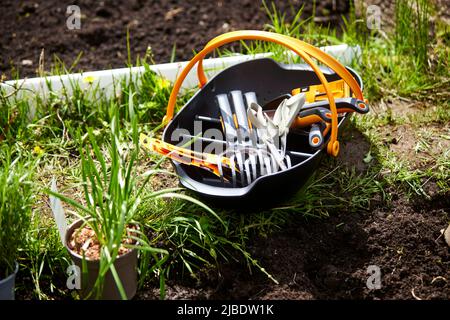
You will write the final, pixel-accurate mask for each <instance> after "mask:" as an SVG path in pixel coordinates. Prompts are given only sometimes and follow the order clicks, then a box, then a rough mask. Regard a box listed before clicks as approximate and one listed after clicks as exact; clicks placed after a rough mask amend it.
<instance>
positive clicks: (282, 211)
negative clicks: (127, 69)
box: [0, 0, 450, 299]
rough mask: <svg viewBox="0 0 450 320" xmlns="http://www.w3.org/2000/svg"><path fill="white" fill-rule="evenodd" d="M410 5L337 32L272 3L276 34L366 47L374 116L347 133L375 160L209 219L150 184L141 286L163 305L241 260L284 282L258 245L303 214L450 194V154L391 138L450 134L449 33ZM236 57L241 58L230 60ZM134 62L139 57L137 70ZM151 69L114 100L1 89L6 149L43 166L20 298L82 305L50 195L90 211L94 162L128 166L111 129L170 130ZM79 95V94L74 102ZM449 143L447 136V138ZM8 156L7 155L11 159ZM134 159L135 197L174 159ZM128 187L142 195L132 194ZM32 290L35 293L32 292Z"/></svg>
mask: <svg viewBox="0 0 450 320" xmlns="http://www.w3.org/2000/svg"><path fill="white" fill-rule="evenodd" d="M407 4H408V2H407V1H404V0H403V1H400V0H399V1H398V2H397V14H396V27H395V29H394V30H393V31H392V32H384V31H383V30H382V31H383V32H381V31H370V30H367V29H366V27H365V22H364V20H362V19H357V18H356V16H355V15H354V12H351V13H350V15H348V16H347V17H346V18H345V19H344V23H343V26H342V28H340V29H336V28H332V27H328V26H326V25H319V24H317V23H316V22H315V21H314V16H313V17H305V16H304V14H303V12H302V10H300V11H298V12H292V13H291V14H290V15H289V16H290V17H291V18H288V15H287V14H284V13H280V12H279V11H278V10H277V8H276V7H275V6H273V5H272V4H271V3H265V7H264V8H265V10H266V11H267V13H268V15H269V17H270V19H271V22H270V24H268V25H267V26H265V29H266V30H269V31H274V32H279V33H283V34H288V35H291V36H293V37H297V38H299V39H303V40H305V41H308V42H311V43H313V44H315V45H330V44H339V43H344V42H345V43H350V44H358V45H360V46H361V48H362V52H363V54H362V56H361V62H360V63H355V64H354V65H353V67H355V68H356V69H357V71H358V72H359V73H360V74H361V75H362V78H363V81H364V84H365V95H366V96H367V97H368V98H369V101H370V102H371V103H372V112H371V113H370V114H368V115H365V116H354V117H352V119H351V121H350V124H349V126H348V127H347V128H346V129H345V131H346V132H350V133H351V132H359V133H360V135H358V138H357V139H358V141H365V143H366V144H367V146H368V149H367V150H364V152H363V153H362V154H359V155H357V157H359V158H360V159H359V161H360V162H363V163H365V169H364V170H363V171H357V170H356V169H354V168H352V167H351V166H349V165H348V159H331V158H326V159H324V161H323V162H322V165H321V167H320V169H319V170H318V171H317V172H315V173H314V175H313V177H312V178H311V180H310V181H309V182H308V184H307V185H306V187H305V188H304V189H303V190H302V191H301V192H299V193H298V194H296V195H295V196H294V197H293V198H291V199H289V200H288V201H286V202H285V203H282V204H280V205H279V206H277V207H276V208H273V209H270V210H264V211H256V212H250V213H245V214H242V213H238V212H234V211H232V210H223V209H218V208H216V209H215V210H214V211H209V210H208V209H207V208H206V207H204V206H202V205H201V204H199V203H191V202H189V201H187V200H190V199H188V198H187V196H189V195H191V194H190V193H185V192H184V191H181V193H179V194H178V195H176V194H173V193H169V194H168V197H167V198H162V197H158V198H157V199H155V197H152V196H151V195H152V194H154V193H155V192H158V191H159V190H160V189H161V188H162V187H161V186H160V185H157V184H153V183H152V180H150V181H149V183H148V184H147V187H146V188H145V189H143V191H142V195H141V196H142V199H141V202H140V204H139V206H137V208H136V212H135V214H134V221H136V222H138V223H139V224H140V225H141V226H142V231H143V233H144V235H145V236H146V238H147V239H146V240H145V241H146V242H147V244H148V246H149V247H151V248H157V249H158V251H157V252H156V251H155V252H150V251H143V252H142V254H141V259H140V285H141V287H143V286H148V285H150V286H159V287H160V293H161V297H162V298H163V297H164V295H165V285H166V281H168V280H174V281H178V280H180V279H181V278H184V277H188V278H192V279H194V280H198V279H199V278H200V276H199V273H200V272H202V270H204V269H205V268H206V269H216V268H218V267H219V266H220V264H223V263H226V262H231V261H240V262H242V263H244V264H246V265H247V266H248V267H249V269H250V270H253V269H255V270H257V272H262V273H264V274H266V275H267V277H268V279H270V280H271V281H274V282H276V281H277V280H276V279H275V278H274V277H273V276H272V275H271V274H270V270H265V269H264V265H263V264H262V263H261V262H259V261H258V260H257V259H255V258H254V257H253V256H252V255H251V254H250V253H249V250H248V244H249V242H250V241H253V239H255V237H270V235H271V234H273V233H274V232H277V231H281V230H283V228H284V227H285V226H286V225H287V224H289V223H290V222H291V221H293V220H298V219H300V218H301V219H304V221H305V223H307V221H308V219H323V220H325V219H327V218H328V217H329V216H331V215H337V214H361V212H369V211H370V210H371V209H372V206H373V205H374V204H373V199H374V198H375V197H377V199H381V200H377V202H378V203H379V202H380V201H381V203H382V205H383V206H389V205H390V200H391V199H390V197H391V196H390V191H387V190H392V189H394V190H396V192H399V193H400V192H402V193H405V194H406V195H407V196H409V197H415V198H417V199H427V198H428V197H429V195H428V194H426V191H425V189H424V184H425V183H428V182H429V181H433V182H434V183H436V185H437V186H438V188H439V190H440V191H439V192H441V193H443V194H446V193H448V192H449V182H448V181H449V180H450V179H449V176H450V172H449V169H450V162H449V158H450V157H449V154H448V152H446V151H445V150H443V152H442V153H441V154H439V155H437V156H433V157H432V158H431V160H432V161H434V164H433V165H431V166H427V167H425V168H412V167H411V166H410V164H409V163H408V162H407V161H405V160H404V159H403V158H401V157H399V155H398V154H396V153H395V152H392V151H390V149H389V146H388V145H387V144H386V141H385V140H386V139H385V136H384V134H385V133H384V131H383V129H384V128H385V127H387V128H395V127H397V126H399V125H407V126H412V127H414V128H418V127H425V128H427V127H431V126H432V125H436V126H443V125H445V124H446V123H448V122H449V121H450V105H449V103H448V101H449V94H448V90H447V88H448V82H449V73H448V72H449V71H448V70H449V65H448V62H449V61H450V59H449V49H448V26H446V25H442V24H441V22H439V21H437V22H436V23H435V26H436V30H435V32H434V36H431V33H426V32H425V31H426V30H427V26H428V25H429V17H430V16H431V15H432V14H433V8H432V7H430V6H428V5H427V4H426V3H425V1H423V0H418V1H417V7H418V8H419V12H413V11H411V10H412V9H411V6H408V5H407ZM417 19H418V20H417ZM416 20H417V21H419V25H420V26H419V27H418V32H415V29H414V28H411V24H412V23H415V21H416ZM206 40H207V39H205V41H206ZM416 43H418V45H415V44H416ZM240 51H241V52H243V53H259V52H267V51H271V52H273V53H274V58H275V59H276V60H279V61H288V60H291V59H292V58H291V57H290V56H288V55H286V53H285V51H284V50H282V48H281V47H279V46H277V45H273V44H270V43H261V42H242V43H241V47H240ZM229 53H231V52H230V50H222V51H221V52H219V54H229ZM131 61H132V59H131V57H129V60H128V62H129V65H130V66H131ZM151 61H152V57H151V52H147V53H146V55H145V57H143V58H142V59H139V58H138V59H136V63H135V64H136V65H142V66H144V68H145V72H144V73H143V74H142V75H141V76H139V77H137V78H135V79H131V80H129V81H118V82H117V83H116V84H115V88H114V94H113V95H112V97H110V98H107V97H105V96H104V95H103V94H102V92H101V90H99V88H97V87H96V86H95V85H94V84H91V85H90V86H88V88H87V89H82V88H80V87H79V85H77V84H75V83H72V84H70V87H69V88H66V90H65V92H66V93H65V94H63V95H57V94H55V93H53V92H52V91H50V95H49V97H48V99H47V100H45V101H44V100H42V99H40V98H38V97H34V96H29V97H28V98H24V97H21V96H19V95H17V94H12V95H11V96H9V97H6V93H5V92H0V128H1V129H0V130H1V131H0V138H1V140H2V142H0V143H1V146H2V148H4V147H5V148H6V147H7V148H12V149H14V150H16V151H15V153H14V154H13V157H15V156H16V155H17V154H20V155H21V156H22V157H25V158H27V157H33V158H39V163H38V165H37V167H36V170H34V173H35V174H34V175H33V182H34V186H33V190H35V198H36V202H35V204H34V206H33V215H32V217H31V222H30V223H31V226H30V231H28V233H27V237H26V241H25V242H24V244H23V245H21V247H20V248H19V260H20V265H21V274H22V276H21V277H20V279H18V292H19V293H21V294H23V295H26V296H30V297H32V298H37V299H53V298H56V297H58V298H59V297H62V298H65V297H69V296H72V295H73V296H74V297H75V298H77V295H76V294H73V292H71V291H69V290H67V289H65V280H66V274H65V270H66V268H67V266H68V265H69V264H70V258H69V256H68V254H67V252H66V250H65V248H64V247H63V246H62V244H61V242H60V240H59V235H58V231H57V228H56V226H55V225H54V223H53V220H52V218H51V213H50V210H49V207H48V204H47V201H48V196H47V195H46V194H45V192H44V190H45V189H46V188H48V187H49V186H50V182H51V180H52V178H53V177H55V178H56V179H57V181H58V187H59V190H60V191H61V193H63V194H64V195H65V196H70V198H71V199H74V200H76V201H79V202H81V203H82V204H83V205H86V203H88V201H87V199H85V197H84V196H85V195H86V194H91V192H92V191H91V190H90V189H89V188H88V190H86V189H84V188H85V186H86V182H89V181H86V178H87V177H88V176H90V174H88V172H87V171H86V168H87V167H86V161H87V162H89V163H90V165H89V166H88V167H89V168H91V169H89V170H90V171H89V172H90V173H92V172H93V173H94V176H96V174H95V172H97V173H98V174H99V176H100V177H104V176H105V175H104V173H105V172H104V169H102V165H101V163H102V162H104V163H105V166H106V167H108V168H110V166H112V167H111V168H116V169H117V164H118V163H119V162H120V161H119V162H116V164H115V167H114V161H115V160H114V159H113V157H111V154H110V151H111V147H112V146H113V144H114V143H115V142H114V143H112V140H111V132H116V134H117V135H120V136H121V138H120V144H119V145H120V146H122V145H126V146H129V147H130V148H131V149H130V151H132V150H135V151H139V148H138V147H136V146H134V147H133V141H134V140H135V135H136V131H135V130H136V124H133V115H136V117H137V119H139V124H138V126H137V127H138V130H139V131H140V132H145V133H148V132H150V131H152V132H153V133H155V134H156V135H157V134H159V133H160V132H161V127H160V122H161V120H162V117H163V115H164V113H165V106H166V104H167V101H168V98H169V95H170V92H171V84H170V83H168V82H166V81H164V80H163V79H161V78H160V77H158V76H157V75H155V74H154V73H153V72H151V70H150V66H149V62H150V63H151ZM293 62H300V60H299V59H297V58H295V59H294V61H293ZM74 68H75V66H70V67H68V68H66V67H65V66H64V64H63V63H61V61H59V60H58V59H57V58H55V64H54V66H53V69H52V71H51V72H49V73H45V72H44V73H45V74H55V73H56V74H64V73H66V72H69V71H71V70H74ZM69 91H72V92H73V93H72V94H68V92H69ZM192 93H193V92H187V93H186V94H184V95H183V96H182V97H180V99H179V102H178V107H179V106H181V105H183V104H184V102H185V101H186V100H187V99H188V98H189V97H190V96H191V95H192ZM395 99H401V101H407V102H405V103H406V104H410V103H416V102H420V103H421V104H422V105H423V106H424V107H423V110H422V111H421V112H413V113H411V114H406V115H404V114H398V113H396V112H395V111H394V110H390V111H389V109H388V111H386V112H384V113H382V112H379V111H378V107H379V105H381V104H382V102H383V103H386V101H388V100H395ZM31 108H33V109H35V112H34V114H32V115H30V113H29V110H30V109H31ZM112 110H114V112H112ZM113 120H114V121H113ZM112 123H113V124H114V125H112ZM115 130H116V131H115ZM117 130H118V131H117ZM442 135H444V136H445V133H442ZM133 137H134V140H133ZM431 138H432V137H430V136H429V135H426V134H425V135H424V136H422V137H421V138H420V139H418V140H417V144H416V147H415V149H416V150H415V151H412V152H418V153H423V150H426V149H427V145H429V144H430V143H431V142H430V139H431ZM351 139H353V137H352V136H345V137H344V138H342V141H351ZM355 139H356V138H355ZM439 139H445V137H440V138H439ZM86 145H91V146H93V149H92V150H91V151H92V152H87V151H86V152H85V151H83V150H84V149H85V148H86ZM95 146H97V147H95ZM117 147H118V145H116V148H117ZM86 150H90V149H86ZM115 150H117V149H115ZM113 154H114V152H113ZM1 158H2V160H4V159H6V157H5V155H4V154H3V153H2V154H1ZM101 159H103V161H102V160H101ZM116 160H118V159H116ZM129 160H130V159H129V158H127V159H126V161H125V162H124V163H125V164H129V162H128V161H129ZM133 162H134V166H135V169H136V171H135V172H134V175H135V178H136V181H135V186H136V187H135V188H133V189H137V188H139V186H142V185H143V184H144V183H145V180H146V177H145V175H142V174H143V173H145V172H146V171H148V170H149V169H151V168H153V169H154V170H160V169H161V168H165V165H166V164H167V160H164V159H161V158H160V157H158V156H155V155H148V154H145V153H144V152H143V151H139V153H137V154H136V155H135V159H134V160H133ZM120 163H121V162H120ZM161 170H162V171H164V170H163V169H161ZM106 171H107V172H106V177H107V178H106V180H107V181H109V180H108V179H109V178H108V177H110V174H111V172H116V173H117V171H114V170H112V169H111V171H110V170H106ZM153 173H155V174H156V172H153ZM158 173H159V171H158ZM171 175H172V173H171V172H169V173H167V176H166V178H164V179H167V180H164V181H166V183H167V184H168V187H169V188H175V187H176V180H177V178H176V177H172V176H171ZM83 177H84V178H85V179H83ZM156 179H159V178H156ZM161 179H162V178H161ZM97 180H98V179H97ZM100 180H102V181H103V180H104V179H100ZM100 180H99V181H95V183H94V185H97V186H99V189H98V190H97V191H96V195H97V196H98V197H99V198H98V201H97V204H100V203H101V202H102V201H101V195H103V194H104V193H107V192H106V191H105V189H108V184H103V182H102V181H100ZM159 181H160V182H161V181H162V180H159ZM100 182H101V183H100ZM89 183H90V184H91V183H92V181H91V182H89ZM163 187H164V186H163ZM128 191H130V192H131V189H129V190H128ZM173 191H177V192H180V191H179V190H173ZM161 195H162V194H161ZM131 198H133V197H131ZM131 198H129V199H131ZM133 199H134V198H133ZM377 205H380V204H377ZM91 209H92V208H91ZM66 210H67V212H68V213H70V217H73V216H74V215H73V212H72V211H74V209H73V208H66ZM91 211H92V210H91ZM78 213H79V212H78ZM105 226H106V225H105ZM30 291H32V292H33V293H32V294H31V295H30Z"/></svg>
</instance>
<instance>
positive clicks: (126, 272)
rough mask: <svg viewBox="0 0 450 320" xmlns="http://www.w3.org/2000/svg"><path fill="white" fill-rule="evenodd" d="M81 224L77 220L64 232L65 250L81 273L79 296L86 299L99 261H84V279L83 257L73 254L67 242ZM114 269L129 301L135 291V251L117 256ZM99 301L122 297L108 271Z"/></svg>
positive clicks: (95, 275) (93, 281)
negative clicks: (85, 269)
mask: <svg viewBox="0 0 450 320" xmlns="http://www.w3.org/2000/svg"><path fill="white" fill-rule="evenodd" d="M82 224H83V221H82V220H77V221H75V222H74V223H72V224H71V225H70V226H69V228H68V229H67V232H66V239H65V241H66V248H67V250H68V251H69V253H70V255H71V257H72V261H73V263H74V264H75V265H76V266H77V267H79V270H80V272H81V281H80V284H81V296H82V297H83V298H86V297H88V295H89V293H90V292H91V291H92V288H93V287H94V284H95V281H96V280H97V276H98V272H99V268H100V261H99V260H88V259H86V266H87V275H86V277H87V278H86V279H85V278H84V276H85V274H83V271H84V270H83V257H82V256H81V255H79V254H77V253H75V252H73V251H72V250H71V249H70V248H69V246H68V242H69V239H70V237H71V236H72V234H73V232H74V231H75V230H76V229H78V228H79V227H80V226H81V225H82ZM114 267H115V269H116V271H117V274H118V275H119V278H120V281H121V282H122V286H123V288H124V290H125V293H126V296H127V299H131V298H133V297H134V295H135V294H136V290H137V250H136V249H133V250H131V251H130V252H128V253H126V254H124V255H121V256H119V257H118V258H117V259H116V261H114ZM89 298H91V299H94V298H95V296H94V295H92V296H91V297H89ZM100 299H102V300H120V299H122V297H121V296H120V292H119V289H118V288H117V285H116V282H115V280H114V277H113V275H112V273H111V270H109V271H108V272H107V274H106V276H105V282H104V285H103V292H102V294H101V297H100Z"/></svg>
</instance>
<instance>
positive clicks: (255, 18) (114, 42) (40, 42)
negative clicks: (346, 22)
mask: <svg viewBox="0 0 450 320" xmlns="http://www.w3.org/2000/svg"><path fill="white" fill-rule="evenodd" d="M267 2H268V3H269V1H267ZM275 3H276V5H277V7H278V8H279V9H280V10H283V11H284V12H286V14H287V16H288V17H289V15H291V10H290V8H291V7H292V8H293V9H294V10H298V9H299V8H300V7H301V6H302V5H305V8H304V16H305V17H309V16H310V15H311V13H312V1H299V0H291V1H275ZM73 4H76V5H78V6H79V7H80V11H81V28H80V29H79V30H76V29H74V30H69V29H68V27H67V25H66V21H67V19H68V17H69V14H66V11H67V7H68V6H69V5H73ZM1 8H2V15H1V17H0V28H1V30H2V35H1V36H0V52H1V53H2V54H1V57H0V73H1V74H4V75H5V76H6V77H7V78H10V77H12V76H13V75H14V74H15V72H14V70H16V71H17V70H19V71H20V76H21V77H25V76H26V77H32V76H35V75H36V70H37V69H38V67H39V57H40V54H41V51H42V49H45V54H44V62H45V64H44V68H45V70H47V71H48V70H50V67H51V64H52V62H53V55H57V56H58V57H59V58H61V59H62V61H64V62H65V64H66V65H67V66H70V65H71V64H72V63H74V61H75V60H76V57H77V55H78V54H79V53H80V52H83V55H82V57H81V59H80V61H79V62H78V64H77V66H76V68H75V69H74V70H73V71H77V70H84V71H90V70H101V69H109V68H118V67H124V65H125V64H126V61H127V46H126V34H127V29H129V32H130V48H131V57H133V62H134V58H135V57H137V56H138V55H139V56H140V57H143V56H144V55H145V53H146V50H147V48H148V47H151V50H152V53H153V56H154V60H155V62H156V63H165V62H168V61H169V60H170V58H171V56H172V51H173V48H174V46H175V48H176V49H175V59H176V60H186V59H190V58H191V57H192V53H193V52H194V50H196V51H199V50H200V49H201V48H202V47H203V46H204V45H205V44H206V42H207V41H209V40H210V39H211V38H213V37H214V36H217V35H219V34H221V33H224V32H227V31H232V30H238V29H262V28H263V26H264V24H265V23H268V22H269V21H268V18H267V16H266V13H265V11H264V9H263V7H262V5H261V1H254V0H231V1H222V0H215V1H201V0H195V1H189V2H188V1H174V0H172V1H168V0H164V1H159V0H158V1H154V0H129V1H120V0H109V1H95V0H79V1H67V0H64V1H56V0H45V1H44V0H34V1H30V0H25V1H16V0H3V1H2V4H1ZM348 8H349V5H348V2H347V1H345V0H339V1H332V0H326V1H320V2H318V4H317V8H316V15H317V16H318V19H320V21H322V22H323V23H328V22H332V23H336V22H337V21H338V20H339V19H340V15H342V14H344V13H346V12H347V11H348Z"/></svg>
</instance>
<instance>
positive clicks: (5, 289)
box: [0, 262, 19, 300]
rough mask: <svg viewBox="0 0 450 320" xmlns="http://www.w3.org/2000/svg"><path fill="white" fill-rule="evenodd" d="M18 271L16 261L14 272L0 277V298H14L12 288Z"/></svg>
mask: <svg viewBox="0 0 450 320" xmlns="http://www.w3.org/2000/svg"><path fill="white" fill-rule="evenodd" d="M18 271H19V264H18V263H17V262H16V268H15V269H14V272H13V273H11V274H10V275H9V276H8V277H6V278H5V279H0V300H14V289H15V282H16V275H17V272H18Z"/></svg>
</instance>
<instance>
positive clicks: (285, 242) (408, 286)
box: [137, 130, 450, 299]
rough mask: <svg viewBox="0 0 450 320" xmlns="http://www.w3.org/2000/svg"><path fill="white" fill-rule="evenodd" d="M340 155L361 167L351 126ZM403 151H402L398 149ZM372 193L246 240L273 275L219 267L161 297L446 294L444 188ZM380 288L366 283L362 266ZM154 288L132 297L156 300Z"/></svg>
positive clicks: (447, 200) (448, 251)
mask: <svg viewBox="0 0 450 320" xmlns="http://www.w3.org/2000/svg"><path fill="white" fill-rule="evenodd" d="M342 140H343V142H342V144H343V145H342V150H341V154H340V160H341V161H342V163H345V164H346V165H348V166H350V167H353V168H356V170H357V171H364V170H366V168H367V164H365V163H364V162H363V158H364V156H365V155H366V154H367V152H368V151H369V146H370V145H369V143H368V142H367V141H365V140H364V138H363V136H362V135H361V134H360V133H359V132H357V131H356V130H350V131H348V132H346V134H345V139H342ZM404 151H405V152H406V150H404ZM384 192H385V194H386V196H388V197H390V198H391V199H392V202H391V203H390V204H388V203H387V202H386V201H383V200H381V199H382V197H381V195H377V196H376V197H375V198H374V199H373V200H372V207H371V208H368V209H367V210H366V211H362V212H358V213H349V212H346V211H344V212H334V213H333V214H332V215H331V216H330V218H328V219H309V220H308V219H305V218H300V217H299V218H298V220H297V221H295V222H294V223H290V224H289V225H288V226H286V227H284V228H283V230H282V231H281V232H279V233H275V234H271V235H269V236H268V237H267V238H256V239H252V240H251V242H250V251H251V253H252V254H253V257H254V258H256V259H257V260H258V261H259V262H260V263H261V265H262V266H264V267H265V269H266V270H267V271H268V272H269V273H270V274H272V275H273V277H274V278H275V279H277V280H278V281H279V285H276V284H275V283H273V282H272V281H271V280H269V279H268V278H267V277H266V276H265V275H263V274H262V273H261V272H260V271H259V270H257V269H256V268H253V270H252V274H249V270H248V267H247V266H245V265H236V264H232V265H223V266H221V267H220V274H219V275H217V274H215V273H214V274H213V275H208V276H205V279H203V280H202V281H201V282H200V284H196V285H193V284H189V283H184V284H183V281H181V282H180V281H179V280H176V281H172V282H169V286H168V289H167V298H168V299H450V247H449V246H448V245H447V244H446V241H445V237H444V235H443V234H442V233H441V232H442V231H443V230H444V229H445V228H446V227H447V226H448V222H449V212H450V193H446V194H442V193H438V192H435V193H434V194H433V195H432V197H431V198H430V199H429V200H424V198H420V197H418V198H417V200H407V199H408V197H406V195H405V194H403V192H402V191H400V190H397V189H388V190H384ZM373 265H374V266H378V267H379V268H380V271H381V288H380V289H369V288H368V287H367V281H368V278H369V276H370V275H371V273H368V267H369V266H373ZM158 297H159V291H158V289H157V288H152V289H148V290H144V291H142V292H141V293H139V294H138V296H137V298H138V299H158Z"/></svg>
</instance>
